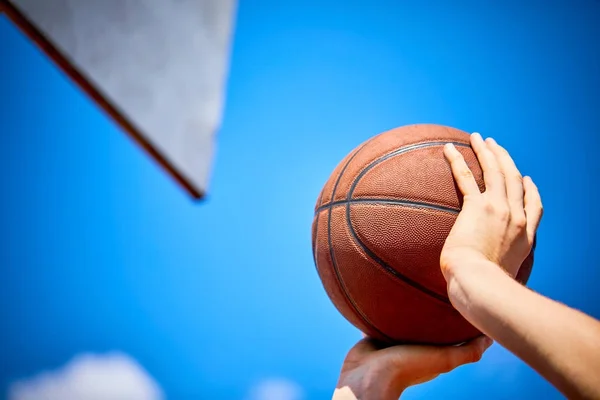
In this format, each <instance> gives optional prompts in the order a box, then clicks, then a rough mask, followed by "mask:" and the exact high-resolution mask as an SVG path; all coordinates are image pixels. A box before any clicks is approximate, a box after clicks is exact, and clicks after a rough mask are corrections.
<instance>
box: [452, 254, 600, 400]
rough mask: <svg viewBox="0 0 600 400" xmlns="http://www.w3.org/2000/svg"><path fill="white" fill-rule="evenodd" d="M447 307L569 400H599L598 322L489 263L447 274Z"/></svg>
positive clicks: (599, 359) (599, 324)
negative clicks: (523, 362) (458, 313)
mask: <svg viewBox="0 0 600 400" xmlns="http://www.w3.org/2000/svg"><path fill="white" fill-rule="evenodd" d="M447 275H448V276H447V280H448V293H449V296H450V299H451V301H452V304H453V305H454V306H455V307H456V309H457V310H458V311H459V312H460V313H461V314H462V315H463V316H464V317H465V318H466V319H467V320H468V321H469V322H471V323H472V324H473V325H474V326H476V327H477V328H478V329H480V330H481V331H482V332H484V333H485V334H486V335H488V336H489V337H491V338H492V339H494V340H496V341H497V342H499V343H500V344H502V345H503V346H504V347H506V348H507V349H508V350H510V351H511V352H513V353H514V354H516V355H517V356H518V357H520V358H521V359H522V360H523V361H525V362H526V363H527V364H529V365H530V366H531V367H532V368H534V369H535V370H536V371H538V372H539V373H540V374H541V375H542V376H544V377H545V378H546V379H547V380H549V381H550V382H551V383H552V384H553V385H554V386H556V387H557V389H559V390H560V391H561V392H563V394H565V395H566V396H567V397H569V398H594V399H598V398H600V382H599V381H600V323H599V322H598V321H595V320H594V319H592V318H590V317H588V316H586V315H585V314H583V313H581V312H579V311H576V310H574V309H571V308H569V307H567V306H565V305H563V304H560V303H558V302H555V301H553V300H550V299H548V298H546V297H543V296H541V295H539V294H537V293H535V292H533V291H531V290H529V289H527V288H525V287H523V286H522V285H520V284H519V283H517V282H516V281H514V280H513V279H512V278H510V277H509V276H507V275H506V274H505V273H504V271H502V270H501V269H500V268H498V267H497V266H496V265H494V264H491V263H489V264H488V263H480V264H477V265H472V266H465V267H464V268H463V267H461V268H457V269H455V270H454V271H452V272H448V273H447Z"/></svg>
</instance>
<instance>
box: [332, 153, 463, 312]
mask: <svg viewBox="0 0 600 400" xmlns="http://www.w3.org/2000/svg"><path fill="white" fill-rule="evenodd" d="M446 143H452V144H454V145H455V146H461V147H470V146H469V145H468V144H466V143H461V142H451V141H450V142H446V141H439V142H429V143H419V144H415V145H412V146H406V147H402V148H400V149H398V150H395V151H393V152H391V153H388V154H386V155H385V156H383V157H381V158H379V159H377V160H375V161H373V162H372V163H371V164H369V165H368V166H366V167H365V168H364V169H363V170H362V171H361V172H360V174H358V176H357V177H356V178H355V179H354V182H353V183H352V186H350V190H349V191H348V196H347V198H346V203H347V204H346V223H347V224H348V228H349V229H350V233H351V234H352V236H353V237H354V240H355V242H356V244H358V245H359V246H360V247H361V248H362V249H363V251H364V252H365V253H366V254H367V255H368V256H369V257H371V258H372V259H373V260H374V261H375V262H377V263H378V264H379V265H381V266H382V267H383V268H384V269H385V270H386V271H387V272H389V273H390V274H391V275H392V276H394V277H396V278H398V279H400V280H402V281H403V282H405V283H406V284H408V285H410V286H412V287H414V288H415V289H418V290H420V291H421V292H423V293H425V294H427V295H429V296H431V297H433V298H434V299H437V300H439V301H441V302H443V303H445V304H447V305H451V303H450V300H449V299H448V297H446V296H443V295H440V294H439V293H436V292H434V291H433V290H431V289H429V288H427V287H425V286H423V285H421V284H420V283H418V282H416V281H414V280H412V279H410V278H409V277H407V276H406V275H403V274H401V273H399V272H398V271H396V270H395V269H394V268H392V267H391V266H389V265H388V264H387V263H386V262H385V261H383V260H382V259H381V258H380V257H378V256H377V255H376V254H375V253H374V252H373V251H372V250H371V249H369V248H368V247H367V246H366V245H365V244H364V243H363V242H362V241H361V240H360V238H359V237H358V235H357V233H356V231H355V230H354V227H353V226H352V220H351V218H350V201H351V200H352V194H353V193H354V190H355V189H356V186H357V185H358V182H360V180H361V179H362V178H363V177H364V176H365V174H366V173H367V172H369V171H370V170H371V169H373V167H375V166H376V165H378V164H380V163H382V162H384V161H386V160H389V159H390V158H392V157H395V156H398V155H400V154H404V153H407V152H409V151H413V150H418V149H423V148H427V147H434V146H443V145H445V144H446ZM332 198H333V197H332ZM329 213H330V214H331V209H330V211H329Z"/></svg>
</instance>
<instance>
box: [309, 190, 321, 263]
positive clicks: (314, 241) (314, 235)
mask: <svg viewBox="0 0 600 400" xmlns="http://www.w3.org/2000/svg"><path fill="white" fill-rule="evenodd" d="M322 201H323V191H321V195H320V196H319V200H318V203H317V204H318V205H319V207H320V206H321V202H322ZM314 224H315V226H314V227H313V231H312V255H313V262H314V263H315V267H316V266H317V254H316V249H317V234H318V233H319V214H317V215H316V216H315V220H314Z"/></svg>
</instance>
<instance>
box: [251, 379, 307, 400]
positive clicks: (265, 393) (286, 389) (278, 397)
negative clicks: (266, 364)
mask: <svg viewBox="0 0 600 400" xmlns="http://www.w3.org/2000/svg"><path fill="white" fill-rule="evenodd" d="M303 398H304V391H303V390H302V388H301V387H300V386H299V385H298V384H297V383H295V382H292V381H290V380H288V379H282V378H273V379H267V380H264V381H262V382H259V383H258V384H257V385H256V386H254V387H253V388H252V390H250V395H249V396H248V398H247V400H302V399H303Z"/></svg>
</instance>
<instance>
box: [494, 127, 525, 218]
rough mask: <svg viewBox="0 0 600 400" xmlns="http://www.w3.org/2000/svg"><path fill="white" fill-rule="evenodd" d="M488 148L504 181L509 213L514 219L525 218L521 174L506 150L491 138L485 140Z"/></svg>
mask: <svg viewBox="0 0 600 400" xmlns="http://www.w3.org/2000/svg"><path fill="white" fill-rule="evenodd" d="M485 142H486V144H487V145H488V148H489V149H490V150H491V152H492V153H494V155H495V156H496V159H497V160H498V164H499V166H500V169H501V170H502V173H503V174H504V179H505V182H506V196H507V198H508V204H509V207H510V212H511V215H512V216H513V217H516V218H523V219H524V218H525V211H524V209H523V193H524V190H523V176H522V175H521V172H520V171H519V169H518V168H517V166H516V165H515V162H514V160H513V159H512V157H511V156H510V154H509V153H508V151H506V149H505V148H504V147H502V146H500V145H499V144H498V143H496V141H495V140H494V139H492V138H487V139H486V140H485Z"/></svg>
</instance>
